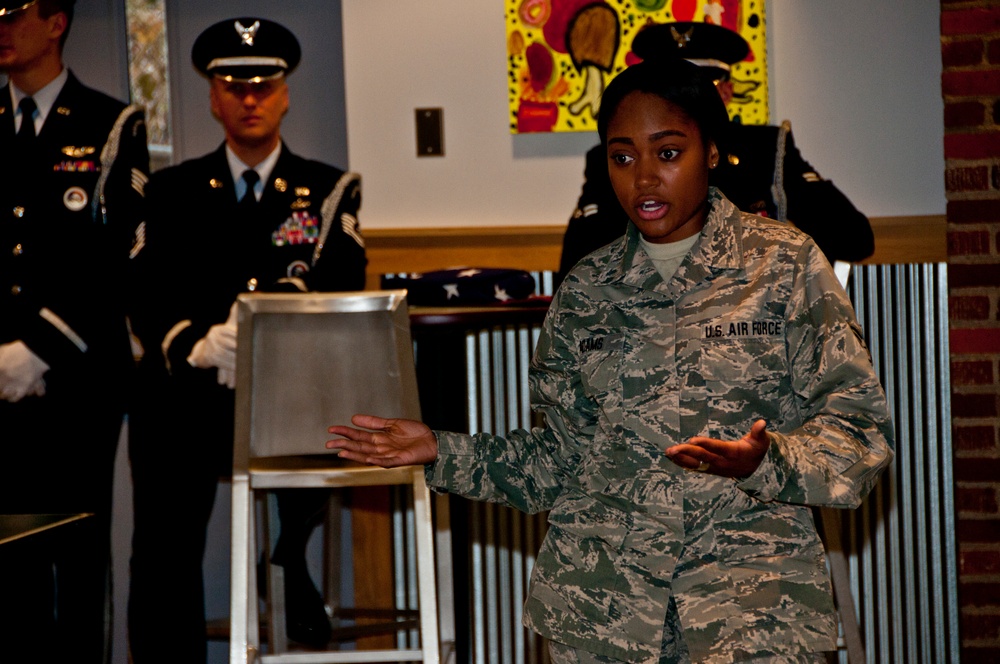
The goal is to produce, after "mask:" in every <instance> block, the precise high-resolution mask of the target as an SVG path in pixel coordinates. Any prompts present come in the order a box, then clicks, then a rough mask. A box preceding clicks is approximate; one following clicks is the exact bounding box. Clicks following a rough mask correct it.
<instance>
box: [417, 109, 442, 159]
mask: <svg viewBox="0 0 1000 664" xmlns="http://www.w3.org/2000/svg"><path fill="white" fill-rule="evenodd" d="M414 112H415V115H416V119H417V156H418V157H443V156H444V126H443V122H444V120H443V111H442V110H441V109H440V108H418V109H416V110H415V111H414Z"/></svg>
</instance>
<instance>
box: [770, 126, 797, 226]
mask: <svg viewBox="0 0 1000 664" xmlns="http://www.w3.org/2000/svg"><path fill="white" fill-rule="evenodd" d="M791 130H792V123H791V121H790V120H785V121H784V122H782V123H781V127H780V128H779V129H778V144H777V147H776V149H775V151H774V182H773V183H772V184H771V197H772V198H774V206H775V208H777V214H778V220H779V221H788V196H787V195H785V139H786V138H787V137H788V132H790V131H791Z"/></svg>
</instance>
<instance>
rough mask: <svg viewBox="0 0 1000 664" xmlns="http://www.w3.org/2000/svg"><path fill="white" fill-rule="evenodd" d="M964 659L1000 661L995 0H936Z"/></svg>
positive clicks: (999, 112)
mask: <svg viewBox="0 0 1000 664" xmlns="http://www.w3.org/2000/svg"><path fill="white" fill-rule="evenodd" d="M941 60H942V65H943V71H942V76H941V93H942V95H943V98H944V105H945V106H944V122H945V132H944V133H945V137H944V156H945V174H944V177H945V190H946V193H947V197H948V210H947V216H948V282H949V315H950V328H951V333H950V343H951V381H952V427H953V433H954V446H955V482H956V487H955V490H956V505H957V509H958V515H957V517H958V521H957V523H958V527H957V534H958V549H959V570H958V573H959V602H960V604H961V636H962V660H963V661H967V662H1000V495H998V493H1000V491H998V490H1000V444H998V443H1000V431H998V428H1000V425H998V422H1000V420H998V415H1000V2H998V1H992V2H988V1H985V0H978V1H969V0H965V1H955V0H941Z"/></svg>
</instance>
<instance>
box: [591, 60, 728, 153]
mask: <svg viewBox="0 0 1000 664" xmlns="http://www.w3.org/2000/svg"><path fill="white" fill-rule="evenodd" d="M632 92H644V93H648V94H652V95H656V96H657V97H660V98H661V99H663V100H665V101H668V102H670V103H671V104H676V105H677V106H678V107H680V109H681V110H683V111H684V112H685V113H686V114H687V115H688V116H689V117H690V118H691V120H693V121H694V122H695V124H697V125H698V129H699V131H701V137H702V140H703V141H704V142H705V144H706V145H708V143H709V142H714V143H715V145H716V147H717V148H718V149H719V151H720V152H723V151H724V146H725V143H726V137H727V135H728V133H729V113H728V111H726V105H725V103H724V102H723V101H722V97H721V96H720V95H719V92H718V90H716V89H715V82H714V81H712V78H711V77H710V76H708V75H707V74H706V72H705V71H703V70H702V68H701V67H699V66H697V65H694V64H691V63H690V62H687V61H685V60H679V59H674V60H673V61H671V62H670V63H669V66H667V65H665V64H664V63H661V62H656V61H653V60H644V61H642V62H640V63H637V64H634V65H632V66H631V67H629V68H627V69H625V70H624V71H623V72H621V73H620V74H618V75H617V76H615V77H614V78H613V79H611V82H610V83H609V84H608V87H607V88H606V89H605V90H604V94H602V95H601V104H600V110H599V111H598V113H597V133H598V135H599V136H600V137H601V143H603V144H605V145H607V140H608V123H609V122H610V121H611V117H612V116H613V115H614V114H615V111H617V110H618V106H619V105H621V102H622V100H623V99H624V98H625V97H627V96H628V95H629V94H630V93H632Z"/></svg>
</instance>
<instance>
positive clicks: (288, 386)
mask: <svg viewBox="0 0 1000 664" xmlns="http://www.w3.org/2000/svg"><path fill="white" fill-rule="evenodd" d="M237 308H238V321H239V328H238V334H237V339H238V341H237V363H236V421H235V440H234V450H233V451H234V465H233V469H234V471H237V470H241V469H245V468H246V467H247V464H248V463H249V461H250V460H251V459H255V458H263V457H277V456H297V455H323V454H329V453H331V452H332V451H329V450H327V449H326V448H325V446H324V443H325V442H326V440H328V439H329V435H328V434H327V433H326V429H327V427H328V426H330V425H332V424H350V418H351V415H353V414H355V413H368V414H375V415H381V416H385V417H407V418H411V419H420V405H419V400H418V394H417V380H416V371H415V368H414V362H413V345H412V342H411V338H410V321H409V314H408V308H407V304H406V291H405V290H391V291H363V292H348V293H246V294H243V295H240V296H239V298H238V305H237Z"/></svg>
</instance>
